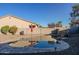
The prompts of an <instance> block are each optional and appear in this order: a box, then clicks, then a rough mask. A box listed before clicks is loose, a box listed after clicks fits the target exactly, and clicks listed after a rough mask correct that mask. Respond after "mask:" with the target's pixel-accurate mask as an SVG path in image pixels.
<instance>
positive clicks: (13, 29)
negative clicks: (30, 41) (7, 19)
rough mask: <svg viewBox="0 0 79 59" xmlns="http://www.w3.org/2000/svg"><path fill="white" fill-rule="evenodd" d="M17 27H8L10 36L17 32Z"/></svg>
mask: <svg viewBox="0 0 79 59" xmlns="http://www.w3.org/2000/svg"><path fill="white" fill-rule="evenodd" d="M17 29H18V28H17V27H16V26H12V27H10V29H9V33H11V34H13V35H14V34H15V33H16V32H17Z"/></svg>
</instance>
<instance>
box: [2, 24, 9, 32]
mask: <svg viewBox="0 0 79 59" xmlns="http://www.w3.org/2000/svg"><path fill="white" fill-rule="evenodd" d="M8 31H9V26H8V25H6V26H3V27H1V32H2V33H3V34H7V32H8Z"/></svg>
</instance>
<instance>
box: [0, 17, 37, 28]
mask: <svg viewBox="0 0 79 59" xmlns="http://www.w3.org/2000/svg"><path fill="white" fill-rule="evenodd" d="M31 24H34V23H31V22H28V21H23V20H21V19H19V18H16V17H12V16H6V17H2V18H0V28H1V27H2V26H5V25H9V26H17V27H18V28H29V25H31ZM34 25H36V24H34Z"/></svg>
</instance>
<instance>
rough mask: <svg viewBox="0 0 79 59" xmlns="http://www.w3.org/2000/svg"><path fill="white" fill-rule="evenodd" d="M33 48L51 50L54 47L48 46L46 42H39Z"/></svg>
mask: <svg viewBox="0 0 79 59" xmlns="http://www.w3.org/2000/svg"><path fill="white" fill-rule="evenodd" d="M33 47H35V48H53V47H54V45H53V44H49V43H48V41H40V42H38V43H37V44H36V45H34V46H33Z"/></svg>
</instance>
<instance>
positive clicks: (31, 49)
mask: <svg viewBox="0 0 79 59" xmlns="http://www.w3.org/2000/svg"><path fill="white" fill-rule="evenodd" d="M59 42H60V44H57V43H54V44H49V43H48V41H40V42H38V43H37V44H35V45H33V46H28V47H16V48H15V47H11V46H9V44H1V45H0V53H15V54H16V53H22V54H23V53H38V52H54V51H62V50H64V49H68V48H69V44H68V43H66V42H64V41H59ZM55 47H56V48H57V49H56V50H55Z"/></svg>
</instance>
